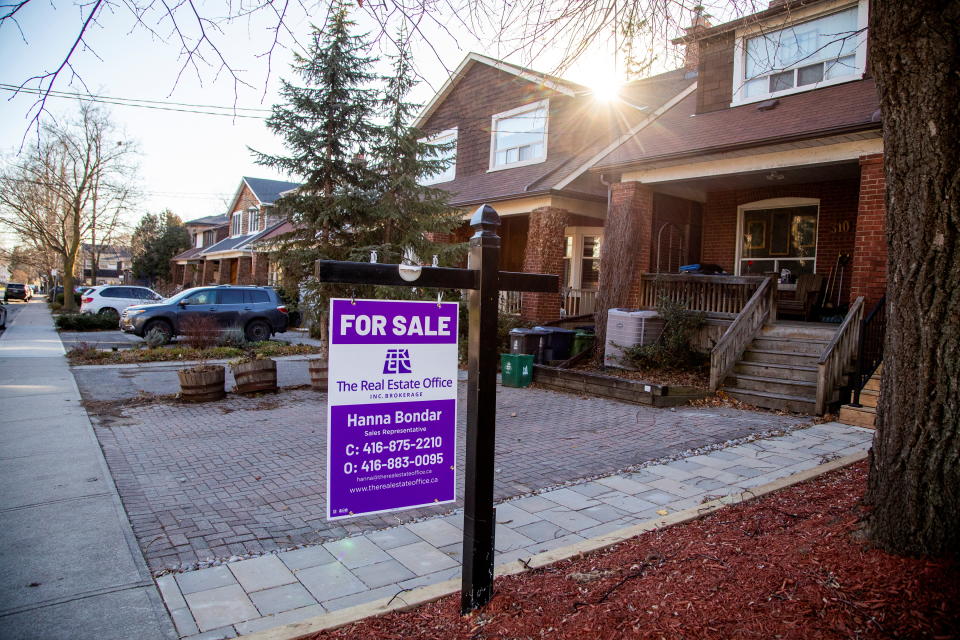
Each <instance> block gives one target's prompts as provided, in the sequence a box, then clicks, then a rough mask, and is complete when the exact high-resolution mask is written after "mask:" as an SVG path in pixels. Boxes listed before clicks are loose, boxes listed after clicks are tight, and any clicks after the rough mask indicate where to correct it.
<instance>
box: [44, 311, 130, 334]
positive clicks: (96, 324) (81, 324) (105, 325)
mask: <svg viewBox="0 0 960 640" xmlns="http://www.w3.org/2000/svg"><path fill="white" fill-rule="evenodd" d="M56 324H57V329H62V330H65V331H103V330H107V329H116V328H117V319H116V318H115V317H110V316H101V315H97V314H92V313H64V314H61V315H59V316H57V318H56Z"/></svg>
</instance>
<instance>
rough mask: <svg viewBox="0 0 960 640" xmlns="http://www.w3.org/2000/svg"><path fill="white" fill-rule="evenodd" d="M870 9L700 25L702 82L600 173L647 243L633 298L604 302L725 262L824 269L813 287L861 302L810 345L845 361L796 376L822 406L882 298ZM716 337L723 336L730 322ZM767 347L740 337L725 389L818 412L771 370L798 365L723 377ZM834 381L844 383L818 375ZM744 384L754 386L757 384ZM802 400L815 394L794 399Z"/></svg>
mask: <svg viewBox="0 0 960 640" xmlns="http://www.w3.org/2000/svg"><path fill="white" fill-rule="evenodd" d="M867 11H868V2H867V0H859V1H856V0H854V1H851V0H821V1H813V2H810V1H809V0H805V1H803V2H800V1H794V2H789V1H787V2H777V3H771V5H770V7H769V8H768V9H767V10H765V11H761V12H759V13H757V14H753V15H750V16H746V17H744V18H741V19H738V20H734V21H732V22H728V23H725V24H721V25H717V26H709V25H706V24H702V25H699V26H698V28H695V29H691V30H688V34H687V35H686V36H684V37H683V38H681V39H679V40H678V42H679V43H683V44H686V45H687V47H688V48H689V49H691V50H693V51H694V52H696V54H698V55H697V57H698V75H697V83H696V88H695V90H693V91H692V92H690V93H689V94H688V95H686V96H685V97H684V98H683V99H682V100H680V101H678V102H677V103H676V104H675V105H673V106H672V107H671V108H670V109H668V110H666V111H665V112H664V113H663V114H662V115H661V116H660V117H659V118H658V119H657V120H656V121H655V122H653V123H651V124H650V125H648V126H646V127H645V128H643V130H642V131H639V132H637V133H636V134H635V135H633V136H632V137H630V139H629V140H627V141H625V142H623V143H622V144H619V145H617V146H615V147H614V148H611V149H610V150H609V152H608V153H606V154H605V155H604V156H603V157H602V158H599V159H598V160H597V162H595V163H594V165H593V166H592V168H591V172H592V173H594V174H596V175H598V176H601V177H602V178H603V179H604V181H606V182H608V183H611V187H610V203H611V205H610V209H609V211H608V226H609V227H611V228H617V229H624V230H625V233H624V234H623V235H621V237H620V238H619V240H620V241H622V242H623V243H627V245H629V246H635V247H637V254H636V260H635V262H634V265H635V268H634V273H633V274H627V278H626V279H627V281H629V285H630V286H629V294H628V295H625V296H620V297H619V298H618V296H617V295H615V292H612V291H611V292H610V296H608V298H607V299H610V300H615V301H617V302H619V303H620V304H625V305H629V306H642V305H649V304H650V302H651V299H650V296H649V295H645V293H644V292H645V290H648V289H649V288H650V287H649V286H646V285H649V283H651V282H652V278H651V277H650V276H649V275H644V274H651V273H657V272H667V273H670V272H673V273H676V271H677V267H678V266H679V264H690V263H702V264H715V265H718V266H719V267H722V269H723V270H725V271H726V272H727V273H729V274H732V275H733V278H728V279H727V280H726V281H725V282H729V283H732V282H734V278H735V277H736V276H762V275H772V274H776V275H779V274H780V273H781V272H782V271H783V270H784V269H786V270H788V271H789V272H790V274H789V275H790V277H789V278H788V279H789V280H799V279H800V278H801V277H802V276H803V274H818V275H819V276H822V278H818V277H817V275H810V276H805V277H803V281H804V282H818V281H819V284H820V285H821V286H822V290H821V296H822V297H823V298H824V299H825V300H826V301H827V302H828V303H829V304H830V305H831V306H833V307H835V308H837V309H838V310H839V311H840V312H842V311H843V310H845V309H847V308H849V309H850V315H848V316H847V320H849V322H845V323H844V324H843V325H841V326H840V327H839V328H838V327H837V326H836V325H834V326H832V327H819V328H818V330H819V331H821V334H822V335H820V334H818V335H814V334H812V333H809V332H808V333H807V334H804V335H805V336H806V338H807V339H808V342H810V341H813V343H817V342H827V343H829V341H830V340H833V339H834V338H837V340H838V341H839V342H840V343H841V346H842V348H844V349H846V352H845V353H844V354H842V357H841V356H837V359H838V362H837V363H835V366H834V365H831V366H833V369H834V370H832V371H829V372H827V374H824V372H823V370H822V367H823V364H824V362H823V360H824V358H826V357H827V356H828V355H829V356H830V357H834V356H833V355H832V354H828V351H829V349H827V348H826V347H825V351H824V352H823V354H822V356H821V357H819V358H813V359H810V358H808V359H807V360H808V361H806V362H805V364H804V366H799V365H798V366H797V367H794V371H793V373H792V374H791V375H794V377H800V373H802V374H803V377H804V378H805V382H803V383H801V382H797V385H801V384H803V385H807V387H808V389H807V390H808V391H809V390H810V389H812V388H813V387H816V389H815V390H816V392H817V394H818V395H817V398H816V409H817V412H820V413H822V411H823V410H824V408H825V404H826V403H828V402H830V398H832V397H833V395H834V389H833V388H830V387H831V385H833V384H834V382H836V381H839V380H840V378H841V377H842V375H843V369H845V368H848V367H849V365H850V362H851V358H852V357H853V356H855V355H856V354H855V347H854V352H851V351H850V349H851V347H850V346H849V345H848V344H847V343H848V342H852V341H854V340H853V339H852V338H850V337H849V336H848V333H849V334H851V335H853V334H857V333H858V331H859V318H862V317H863V315H864V314H865V313H868V312H869V311H870V309H871V308H872V307H873V306H874V305H876V303H877V302H878V301H879V300H880V298H881V297H882V296H883V293H884V291H885V278H886V276H885V270H886V239H885V233H884V215H885V210H884V174H883V167H882V160H883V140H882V131H881V124H880V112H879V102H878V98H877V93H876V87H875V85H874V81H873V79H872V78H871V77H870V75H869V71H868V69H869V67H868V65H867V46H866V38H867V36H866V25H867ZM607 260H608V256H606V255H604V257H603V261H602V264H601V277H600V286H601V288H603V287H618V288H619V289H620V290H623V289H624V287H623V286H622V284H623V282H624V278H623V274H610V273H608V270H607V268H606V266H605V265H607ZM611 266H612V263H611ZM617 275H619V276H620V277H616V276H617ZM671 277H672V276H671ZM677 278H678V282H679V278H680V277H679V276H677ZM668 280H669V278H668ZM748 280H751V279H750V278H744V279H743V281H744V282H746V281H748ZM662 281H663V278H661V280H660V282H662ZM700 282H701V284H703V283H704V282H705V281H703V280H701V281H700ZM718 282H724V281H718ZM774 282H776V280H774ZM678 286H680V285H678ZM683 286H688V285H683ZM698 286H699V285H698ZM716 286H718V287H720V286H723V285H722V284H717V285H716ZM752 286H756V285H752ZM645 287H646V288H645ZM796 287H797V284H796V283H795V282H794V283H793V284H791V283H789V282H784V283H777V284H776V285H775V288H776V289H777V291H776V292H773V297H772V300H773V301H774V302H773V303H772V304H773V305H774V307H773V308H772V309H770V316H769V318H768V321H767V322H766V323H760V324H763V325H764V327H765V328H763V329H760V328H758V329H757V332H760V331H761V330H762V331H767V332H769V335H771V336H774V335H780V334H775V333H774V332H775V329H774V328H772V327H771V326H769V325H771V324H773V319H774V318H775V317H776V306H775V305H776V304H778V302H777V301H782V300H787V299H789V297H790V295H791V292H790V289H791V288H793V289H795V288H796ZM861 297H862V298H863V299H862V300H859V298H861ZM720 298H723V296H722V295H721V296H720ZM779 304H784V303H783V302H780V303H779ZM784 306H785V305H784ZM711 310H712V309H707V311H711ZM856 314H859V315H856ZM741 315H742V313H741ZM729 322H730V320H727V324H729ZM853 325H856V326H853ZM758 327H759V325H758ZM810 331H813V327H812V325H811V328H810ZM715 335H716V337H717V338H718V339H719V337H720V336H721V335H722V331H721V332H719V333H717V334H715ZM744 335H746V334H744ZM756 335H757V336H759V335H760V334H759V333H757V334H756ZM750 337H753V336H750ZM758 339H759V338H758ZM788 339H789V336H780V337H777V338H771V340H772V341H775V340H784V341H786V340H788ZM757 344H759V343H756V342H755V343H749V342H748V343H746V344H741V345H739V351H738V349H737V348H736V345H735V348H733V349H732V351H731V353H732V354H733V355H732V356H731V357H733V360H732V361H731V362H730V363H728V364H729V366H727V367H726V372H725V371H723V367H720V370H719V371H718V373H717V375H718V376H719V380H715V381H714V382H715V384H716V385H724V386H726V387H727V388H728V390H730V389H731V387H730V385H731V384H733V385H734V386H733V387H732V389H733V390H734V391H738V390H739V391H744V393H742V394H741V396H742V397H743V399H746V400H748V401H750V402H752V403H754V404H760V405H761V406H778V407H783V406H786V407H787V408H792V409H794V410H808V409H810V408H811V407H810V404H809V402H807V401H808V400H810V397H809V396H804V394H802V393H800V391H799V390H798V389H797V388H793V387H791V386H790V385H789V384H779V382H782V381H778V380H773V378H774V377H776V376H772V374H771V372H772V371H774V370H780V369H786V368H789V367H786V366H785V365H783V364H782V363H781V364H780V365H773V366H771V367H766V368H765V369H764V370H763V371H762V372H759V371H758V370H757V368H756V367H754V368H752V369H750V368H748V367H746V366H745V365H744V366H743V367H742V369H743V370H744V371H746V370H748V369H749V370H750V371H751V372H752V373H753V374H755V375H749V374H747V373H745V374H743V375H742V376H740V377H741V379H740V380H737V377H736V375H732V382H731V378H727V379H726V382H724V378H723V376H724V375H726V373H727V372H729V371H734V372H736V371H741V368H740V365H742V364H743V363H742V362H740V361H739V358H740V357H741V356H742V355H743V354H744V350H746V352H748V355H749V352H750V350H751V349H752V348H755V347H756V345H757ZM763 346H766V347H769V346H770V345H769V344H766V345H763ZM815 348H818V347H816V344H814V346H813V347H810V349H815ZM832 348H833V347H830V349H832ZM808 350H809V349H808ZM756 351H758V352H761V351H762V352H768V351H770V349H769V348H765V349H761V348H756ZM810 352H811V353H813V351H810ZM816 353H817V354H819V352H816ZM728 355H729V354H728ZM758 357H759V356H758ZM781 359H782V358H781ZM839 360H842V362H839ZM734 363H737V364H734ZM725 366H726V365H725ZM729 367H735V368H734V369H730V368H729ZM818 367H820V369H818ZM837 370H839V373H838V372H837ZM824 375H827V376H828V377H829V376H833V377H834V378H833V379H831V380H825V381H821V380H820V378H822V377H823V376H824ZM818 376H819V377H818ZM764 381H766V382H764ZM747 383H749V385H748V386H750V387H754V388H753V389H751V390H749V391H750V392H749V393H748V392H747V391H746V390H745V387H744V385H746V384H747ZM764 385H766V386H764ZM795 386H796V385H794V387H795ZM825 387H827V388H825ZM764 388H766V389H768V390H769V389H772V388H776V389H778V394H779V395H780V396H782V397H783V398H788V400H784V402H781V403H779V404H777V403H776V402H774V403H772V404H769V403H767V404H765V401H764V400H763V398H759V397H758V395H757V394H758V393H760V392H761V391H762V389H764ZM734 395H737V394H736V393H734ZM801 396H803V397H804V398H806V399H805V400H804V401H803V402H801V401H799V400H796V401H794V400H790V399H797V398H801ZM738 397H740V396H738Z"/></svg>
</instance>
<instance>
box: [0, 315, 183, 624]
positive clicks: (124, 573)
mask: <svg viewBox="0 0 960 640" xmlns="http://www.w3.org/2000/svg"><path fill="white" fill-rule="evenodd" d="M0 402H2V405H3V411H0V486H2V487H3V491H2V493H0V637H2V638H17V639H21V638H23V639H31V638H37V639H38V640H39V639H43V640H56V639H59V638H69V639H70V640H79V639H81V638H83V639H86V638H89V639H90V640H109V639H113V638H116V639H117V640H120V639H127V638H142V639H154V638H156V639H161V638H172V637H176V634H175V632H174V629H173V626H172V624H171V623H170V619H169V617H168V616H167V614H166V611H165V610H164V607H163V603H162V601H161V599H160V596H159V593H158V591H157V588H156V586H155V585H154V583H153V581H152V580H151V578H150V574H149V572H148V571H147V567H146V564H145V562H144V560H143V556H142V555H141V553H140V550H139V548H138V547H137V544H136V540H135V539H134V537H133V533H132V531H131V530H130V525H129V523H128V521H127V517H126V514H125V512H124V510H123V507H122V505H121V503H120V498H119V496H118V495H117V491H116V488H115V486H114V484H113V480H112V479H111V477H110V474H109V472H108V470H107V466H106V463H105V462H104V459H103V455H102V453H101V451H100V447H99V445H98V443H97V440H96V438H95V437H94V434H93V429H92V427H91V425H90V421H89V419H88V418H87V414H86V412H85V411H84V409H83V407H82V406H81V404H80V394H79V392H78V390H77V387H76V384H75V383H74V380H73V376H72V375H71V374H70V370H69V369H68V367H67V363H66V360H65V358H64V350H63V345H62V344H61V342H60V338H59V337H58V336H57V333H56V331H55V330H54V328H53V322H52V319H51V317H50V314H49V312H48V311H47V309H46V306H45V305H44V304H43V302H41V301H37V302H32V303H29V304H28V305H25V306H24V308H23V309H21V310H20V311H19V312H18V314H17V316H16V318H15V319H14V320H13V321H12V322H11V323H9V324H8V328H7V331H6V332H5V333H4V334H3V336H2V337H0Z"/></svg>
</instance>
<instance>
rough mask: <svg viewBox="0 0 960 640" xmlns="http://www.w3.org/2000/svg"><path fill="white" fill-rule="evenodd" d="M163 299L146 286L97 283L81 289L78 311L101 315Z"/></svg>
mask: <svg viewBox="0 0 960 640" xmlns="http://www.w3.org/2000/svg"><path fill="white" fill-rule="evenodd" d="M161 300H163V296H161V295H160V294H159V293H157V292H156V291H154V290H153V289H148V288H147V287H128V286H118V285H109V284H107V285H99V286H96V287H89V288H87V289H85V290H84V291H83V293H82V294H81V298H80V313H97V314H100V315H102V316H114V317H115V318H117V319H119V318H120V314H121V313H122V312H123V310H124V309H126V308H127V307H129V306H132V305H135V304H150V303H152V302H159V301H161Z"/></svg>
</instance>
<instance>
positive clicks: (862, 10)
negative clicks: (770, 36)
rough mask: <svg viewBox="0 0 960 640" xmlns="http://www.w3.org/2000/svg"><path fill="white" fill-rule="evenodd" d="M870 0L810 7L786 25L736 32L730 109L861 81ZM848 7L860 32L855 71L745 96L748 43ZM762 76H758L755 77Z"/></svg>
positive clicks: (811, 62)
mask: <svg viewBox="0 0 960 640" xmlns="http://www.w3.org/2000/svg"><path fill="white" fill-rule="evenodd" d="M868 5H869V1H868V0H858V1H857V2H852V3H851V2H849V1H847V0H843V1H838V2H835V3H833V4H831V5H830V6H829V7H828V8H826V9H824V8H823V7H811V8H806V9H804V8H800V9H797V10H796V11H795V12H793V13H792V14H790V17H791V18H792V19H791V20H790V21H789V22H784V23H782V24H776V23H767V24H764V25H753V26H751V27H747V28H744V29H738V30H737V33H736V41H735V44H734V50H733V101H732V102H731V103H730V106H731V107H736V106H739V105H742V104H751V103H754V102H762V101H763V100H770V99H771V98H779V97H780V96H788V95H791V94H794V93H803V92H805V91H812V90H814V89H821V88H823V87H829V86H832V85H836V84H843V83H845V82H853V81H854V80H862V79H863V76H864V74H865V73H866V69H867V32H866V28H867V20H868V11H869V6H868ZM851 7H857V29H858V30H859V31H860V34H859V35H857V38H859V43H858V44H857V48H856V52H855V54H854V70H853V73H850V74H848V75H845V76H841V77H839V78H832V79H830V80H821V81H820V82H815V83H812V84H806V85H803V86H799V87H798V86H796V83H794V86H793V87H791V88H790V89H784V90H783V91H775V92H772V93H771V92H769V91H767V92H765V93H762V94H758V95H755V96H750V97H749V98H748V97H745V96H744V95H743V90H744V87H745V86H746V82H747V78H746V77H745V76H746V56H747V40H749V39H751V38H753V37H755V36H758V35H760V34H762V33H764V32H766V33H775V32H777V31H780V30H781V29H788V28H790V27H793V26H796V25H798V24H802V23H804V22H810V21H811V20H816V19H818V18H823V17H826V16H828V15H830V14H832V13H838V12H840V11H844V10H846V9H850V8H851ZM817 62H819V61H813V60H811V61H809V62H808V61H802V62H800V63H798V64H796V65H794V66H792V67H788V68H785V69H782V70H778V71H775V72H771V73H770V74H767V75H766V76H762V77H769V75H772V74H773V73H780V72H781V71H789V70H796V69H798V68H801V67H804V66H808V65H810V64H816V63H817ZM758 77H761V76H758Z"/></svg>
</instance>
